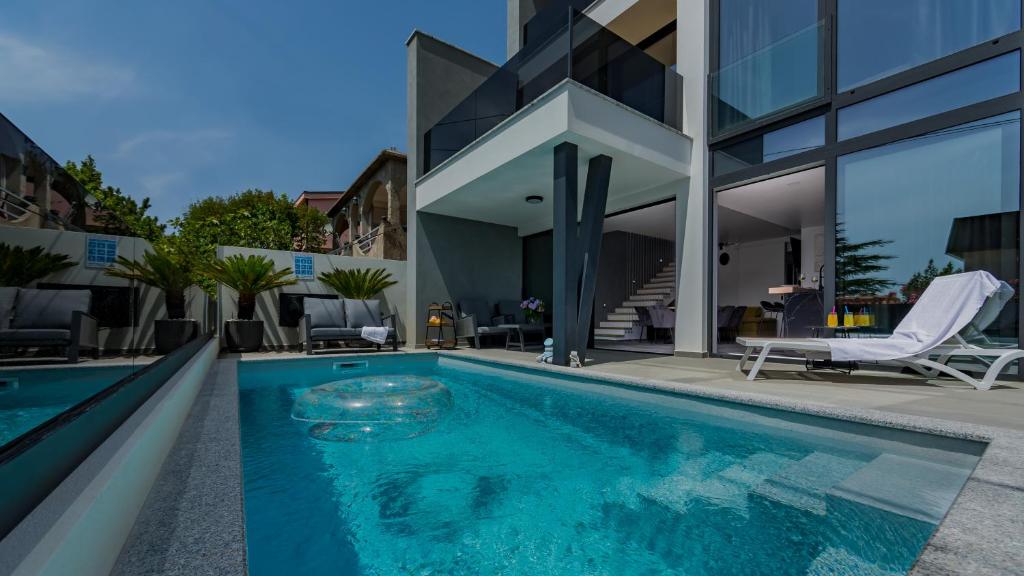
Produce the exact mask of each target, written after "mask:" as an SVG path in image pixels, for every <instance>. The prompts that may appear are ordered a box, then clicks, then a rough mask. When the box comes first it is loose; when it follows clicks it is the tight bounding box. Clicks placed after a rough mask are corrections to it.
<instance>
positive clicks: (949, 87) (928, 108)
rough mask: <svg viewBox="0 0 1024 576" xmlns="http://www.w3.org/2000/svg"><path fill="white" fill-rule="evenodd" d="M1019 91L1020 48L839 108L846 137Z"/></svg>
mask: <svg viewBox="0 0 1024 576" xmlns="http://www.w3.org/2000/svg"><path fill="white" fill-rule="evenodd" d="M1019 91H1020V52H1012V53H1010V54H1004V55H1003V56H999V57H997V58H992V59H990V60H986V61H984V62H979V63H977V64H974V65H973V66H968V67H966V68H961V69H960V70H956V71H954V72H950V73H949V74H943V75H942V76H938V77H936V78H932V79H931V80H926V81H924V82H919V83H917V84H914V85H913V86H907V87H906V88H903V89H900V90H896V91H894V92H889V93H888V94H883V95H882V96H878V97H877V98H872V99H870V100H866V101H864V102H861V103H859V104H854V105H853V106H848V107H846V108H843V109H841V110H840V111H839V139H840V140H845V139H847V138H853V137H855V136H861V135H863V134H867V133H869V132H874V131H876V130H881V129H883V128H889V127H891V126H896V125H899V124H904V123H906V122H911V121H914V120H919V119H921V118H927V117H928V116H934V115H936V114H941V113H942V112H948V111H950V110H956V109H957V108H962V107H964V106H968V105H970V104H976V103H978V102H983V101H985V100H989V99H992V98H997V97H999V96H1006V95H1007V94H1013V93H1015V92H1019Z"/></svg>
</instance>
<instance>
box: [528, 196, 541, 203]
mask: <svg viewBox="0 0 1024 576" xmlns="http://www.w3.org/2000/svg"><path fill="white" fill-rule="evenodd" d="M543 201H544V197H543V196H537V195H536V194H535V195H532V196H527V197H526V203H527V204H540V203H541V202H543Z"/></svg>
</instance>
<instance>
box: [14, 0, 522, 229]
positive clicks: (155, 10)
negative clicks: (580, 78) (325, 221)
mask: <svg viewBox="0 0 1024 576" xmlns="http://www.w3.org/2000/svg"><path fill="white" fill-rule="evenodd" d="M4 4H5V7H4V18H3V19H2V20H0V70H3V71H4V72H3V76H4V83H3V87H2V88H0V111H2V112H3V113H4V114H5V115H6V116H7V117H8V118H10V119H11V120H12V121H13V122H14V123H15V124H17V125H18V127H20V128H21V129H22V130H24V131H25V132H26V133H27V134H28V135H29V136H30V137H31V138H32V139H33V140H35V141H36V143H38V144H39V145H40V146H42V147H43V149H45V150H46V151H47V152H49V153H50V155H51V156H53V157H54V158H55V159H56V160H58V161H59V162H62V163H63V162H64V161H65V160H68V159H75V160H78V159H81V158H83V157H84V156H85V155H86V154H90V153H91V154H92V155H93V156H95V157H96V159H97V162H98V163H99V166H100V169H101V170H103V172H104V179H105V181H106V183H108V184H112V185H114V186H119V187H120V188H121V189H122V190H123V191H125V192H127V193H129V194H131V195H132V196H135V197H138V198H142V197H144V196H149V197H150V198H151V199H152V203H153V206H154V209H155V210H154V211H155V213H156V214H157V215H158V216H159V217H160V219H161V220H162V221H165V220H166V219H168V218H170V217H173V216H175V215H177V214H180V213H181V212H182V211H183V210H184V208H185V207H186V206H187V205H188V204H189V203H190V202H192V201H193V200H196V199H198V198H202V197H205V196H210V195H214V194H217V195H226V194H230V193H233V192H236V191H239V190H243V189H245V188H249V187H259V188H263V189H273V190H274V191H276V192H284V193H287V194H288V195H289V196H291V197H295V196H297V195H298V194H299V192H301V191H302V190H336V189H342V188H344V187H346V186H348V184H349V183H351V182H352V180H353V179H354V178H355V176H356V175H357V174H358V172H359V170H360V169H361V168H362V167H363V166H365V165H366V163H368V162H369V161H370V160H371V159H372V158H373V156H374V155H375V154H376V153H377V152H378V151H379V150H381V149H383V148H387V147H389V146H395V147H398V148H399V149H401V150H404V149H405V147H406V126H405V115H406V104H405V96H406V95H405V74H406V57H405V40H406V39H407V38H408V36H409V34H410V33H411V32H412V31H413V29H416V28H418V29H420V30H423V31H424V32H427V33H429V34H432V35H434V36H437V37H439V38H441V39H444V40H446V41H448V42H451V43H453V44H456V45H458V46H461V47H463V48H465V49H467V50H470V51H473V52H475V53H477V54H478V55H480V56H482V57H484V58H487V59H490V60H492V61H499V62H502V61H504V46H505V1H504V0H435V1H430V0H421V1H414V0H392V1H389V2H376V1H369V2H363V1H360V2H356V1H353V0H296V1H292V2H281V1H280V0H175V1H173V2H148V1H145V2H124V1H118V0H90V1H84V0H48V1H46V2H40V1H39V0H5V2H4Z"/></svg>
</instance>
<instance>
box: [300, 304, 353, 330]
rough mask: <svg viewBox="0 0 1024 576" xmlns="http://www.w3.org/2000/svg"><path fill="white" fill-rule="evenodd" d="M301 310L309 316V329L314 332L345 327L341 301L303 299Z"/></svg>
mask: <svg viewBox="0 0 1024 576" xmlns="http://www.w3.org/2000/svg"><path fill="white" fill-rule="evenodd" d="M302 309H303V310H304V311H305V313H306V314H308V315H309V327H310V328H312V329H314V330H315V329H317V328H344V327H345V309H344V307H342V305H341V300H327V299H324V298H303V299H302Z"/></svg>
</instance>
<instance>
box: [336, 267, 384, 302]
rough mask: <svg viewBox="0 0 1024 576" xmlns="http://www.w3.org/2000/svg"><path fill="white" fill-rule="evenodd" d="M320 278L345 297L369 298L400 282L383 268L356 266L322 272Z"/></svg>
mask: <svg viewBox="0 0 1024 576" xmlns="http://www.w3.org/2000/svg"><path fill="white" fill-rule="evenodd" d="M318 279H319V280H320V281H321V282H323V283H324V284H327V285H328V286H330V287H331V288H333V289H334V290H335V291H336V292H338V293H339V294H341V295H342V296H343V297H345V298H353V299H356V300H369V299H370V298H373V297H374V296H376V295H377V294H380V293H381V292H383V291H384V290H385V289H386V288H389V287H391V286H394V285H395V284H398V282H397V281H395V280H392V279H391V273H390V272H388V271H387V270H384V269H383V268H376V269H370V268H354V269H352V270H339V269H337V268H335V269H334V270H331V271H330V272H321V273H320V276H319V277H318Z"/></svg>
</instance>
